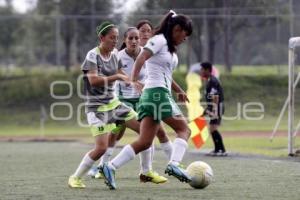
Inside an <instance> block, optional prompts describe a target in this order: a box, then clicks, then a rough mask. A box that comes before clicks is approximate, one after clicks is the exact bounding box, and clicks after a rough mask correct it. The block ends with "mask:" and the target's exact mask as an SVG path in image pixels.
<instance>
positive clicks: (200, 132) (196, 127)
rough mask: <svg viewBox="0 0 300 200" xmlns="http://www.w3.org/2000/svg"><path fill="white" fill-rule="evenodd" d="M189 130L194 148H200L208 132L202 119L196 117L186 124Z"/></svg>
mask: <svg viewBox="0 0 300 200" xmlns="http://www.w3.org/2000/svg"><path fill="white" fill-rule="evenodd" d="M188 126H189V128H190V129H191V132H192V133H191V138H192V140H193V143H194V145H195V147H196V148H198V149H199V148H200V147H201V146H202V145H203V144H205V142H206V140H207V139H208V136H209V132H208V128H207V125H206V120H205V118H204V117H197V118H196V119H194V120H192V121H191V122H190V123H189V124H188Z"/></svg>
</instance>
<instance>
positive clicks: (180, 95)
mask: <svg viewBox="0 0 300 200" xmlns="http://www.w3.org/2000/svg"><path fill="white" fill-rule="evenodd" d="M177 99H178V101H179V102H190V100H189V98H188V97H187V95H186V93H185V92H180V93H177Z"/></svg>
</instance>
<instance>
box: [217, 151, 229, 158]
mask: <svg viewBox="0 0 300 200" xmlns="http://www.w3.org/2000/svg"><path fill="white" fill-rule="evenodd" d="M217 156H224V157H225V156H228V154H227V152H226V151H224V152H222V151H220V152H218V153H217Z"/></svg>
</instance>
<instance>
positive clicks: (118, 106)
mask: <svg viewBox="0 0 300 200" xmlns="http://www.w3.org/2000/svg"><path fill="white" fill-rule="evenodd" d="M136 116H137V114H136V112H135V111H134V110H133V109H132V108H130V107H129V106H127V105H125V104H124V103H121V102H120V101H119V99H113V100H112V101H111V102H110V103H108V104H105V105H102V106H99V107H98V109H97V111H95V112H89V113H87V121H88V124H89V125H90V127H91V132H92V134H93V136H97V135H101V134H104V133H110V132H112V133H119V131H120V129H122V126H123V124H124V122H125V121H129V120H131V119H134V118H136Z"/></svg>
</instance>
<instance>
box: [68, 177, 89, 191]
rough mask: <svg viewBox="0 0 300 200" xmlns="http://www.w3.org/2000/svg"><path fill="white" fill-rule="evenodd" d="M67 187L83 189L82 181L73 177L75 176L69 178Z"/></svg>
mask: <svg viewBox="0 0 300 200" xmlns="http://www.w3.org/2000/svg"><path fill="white" fill-rule="evenodd" d="M68 185H69V186H70V187H71V188H85V185H84V184H83V182H82V179H81V178H79V177H75V176H70V177H69V181H68Z"/></svg>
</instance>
